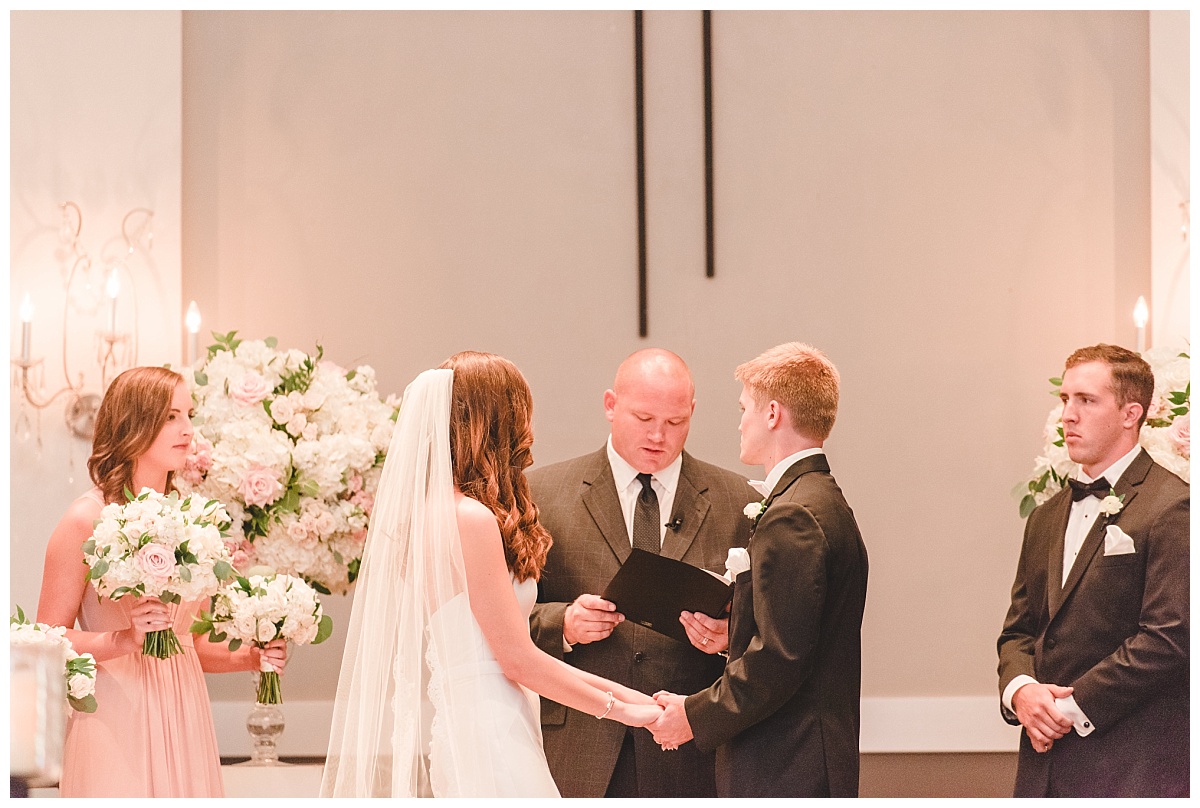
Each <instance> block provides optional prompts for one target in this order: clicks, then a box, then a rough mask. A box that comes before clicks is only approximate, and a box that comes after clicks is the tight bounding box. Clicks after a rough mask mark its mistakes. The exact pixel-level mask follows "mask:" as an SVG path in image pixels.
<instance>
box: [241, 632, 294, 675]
mask: <svg viewBox="0 0 1200 808" xmlns="http://www.w3.org/2000/svg"><path fill="white" fill-rule="evenodd" d="M250 659H251V661H252V662H253V664H254V670H256V671H261V670H262V662H263V660H266V662H267V663H268V664H269V665H270V666H271V667H272V668H273V669H274V671H275V672H276V673H283V669H284V668H286V667H287V659H288V652H287V640H284V639H277V640H271V641H270V642H269V643H267V645H266V647H264V648H257V647H254V646H251V649H250Z"/></svg>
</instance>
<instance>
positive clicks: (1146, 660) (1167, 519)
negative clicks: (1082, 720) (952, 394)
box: [998, 450, 1191, 797]
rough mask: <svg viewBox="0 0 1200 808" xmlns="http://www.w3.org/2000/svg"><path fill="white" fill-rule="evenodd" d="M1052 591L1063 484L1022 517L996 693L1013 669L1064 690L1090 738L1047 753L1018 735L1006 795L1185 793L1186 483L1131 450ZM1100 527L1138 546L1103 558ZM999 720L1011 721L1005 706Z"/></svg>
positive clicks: (1066, 494)
mask: <svg viewBox="0 0 1200 808" xmlns="http://www.w3.org/2000/svg"><path fill="white" fill-rule="evenodd" d="M1114 490H1115V491H1116V493H1117V496H1123V497H1124V503H1123V507H1122V509H1121V511H1120V512H1119V513H1117V514H1116V515H1115V516H1111V517H1108V518H1107V520H1105V519H1103V518H1101V519H1098V520H1097V521H1096V523H1095V524H1094V525H1093V526H1092V528H1091V530H1090V531H1089V532H1088V535H1087V538H1086V539H1084V542H1083V546H1082V548H1081V550H1080V552H1079V555H1078V556H1077V557H1076V558H1075V563H1074V564H1073V565H1072V566H1071V572H1070V575H1069V577H1068V578H1067V581H1066V584H1065V585H1064V584H1062V583H1061V582H1062V574H1063V535H1064V532H1065V530H1066V526H1067V518H1068V516H1069V514H1070V510H1071V492H1070V488H1064V489H1063V490H1062V491H1060V492H1059V493H1057V494H1055V495H1054V496H1053V497H1051V498H1050V499H1049V500H1047V501H1046V502H1045V503H1044V504H1043V505H1041V506H1040V507H1039V508H1037V509H1036V510H1034V512H1033V513H1032V514H1030V515H1029V522H1028V524H1027V525H1026V527H1025V539H1024V543H1023V545H1022V548H1021V556H1020V561H1019V563H1018V566H1017V575H1016V581H1015V583H1014V584H1013V590H1012V604H1011V606H1010V608H1009V610H1008V616H1007V618H1006V619H1005V622H1004V630H1003V633H1002V634H1001V635H1000V639H999V643H998V646H999V656H1000V662H999V674H1000V689H1001V691H1003V690H1004V688H1005V686H1006V685H1007V684H1008V683H1009V682H1011V681H1012V680H1013V678H1014V677H1016V676H1017V675H1019V674H1025V675H1028V676H1032V677H1033V678H1034V679H1036V680H1037V681H1038V682H1054V683H1057V684H1060V685H1064V686H1070V687H1073V688H1075V692H1074V694H1073V695H1074V697H1075V701H1076V702H1077V703H1078V705H1079V707H1080V708H1081V709H1082V710H1083V712H1084V713H1086V715H1087V717H1088V719H1090V721H1091V722H1092V723H1094V724H1095V730H1094V731H1093V732H1092V733H1091V734H1090V735H1088V736H1086V737H1080V736H1079V735H1078V734H1077V733H1075V732H1069V733H1067V734H1066V735H1064V736H1063V737H1062V738H1059V739H1058V740H1056V741H1055V742H1054V745H1053V747H1052V748H1051V749H1050V751H1049V752H1045V753H1039V752H1036V751H1034V749H1033V746H1032V745H1031V743H1030V739H1029V737H1028V735H1026V734H1025V733H1024V732H1022V733H1021V746H1020V754H1019V760H1018V766H1017V781H1016V787H1015V794H1016V796H1019V797H1020V796H1029V797H1039V796H1074V797H1084V796H1096V797H1116V796H1161V797H1169V796H1184V795H1187V793H1188V780H1189V750H1190V746H1189V710H1190V704H1191V702H1190V696H1189V690H1188V686H1189V681H1188V659H1189V629H1188V626H1189V575H1188V566H1189V563H1190V559H1189V554H1190V546H1189V540H1188V521H1189V510H1190V507H1191V496H1190V489H1189V487H1188V485H1187V484H1186V483H1184V482H1183V481H1182V480H1181V479H1179V478H1178V477H1176V476H1175V475H1174V474H1172V473H1170V472H1169V471H1167V470H1166V469H1164V468H1163V467H1162V466H1160V465H1158V464H1157V463H1155V462H1154V461H1153V460H1151V458H1150V455H1149V454H1147V453H1146V451H1145V450H1142V451H1141V453H1140V454H1139V455H1138V456H1137V458H1136V459H1135V460H1134V461H1133V463H1132V464H1131V465H1130V466H1129V468H1128V469H1126V471H1125V473H1124V474H1122V475H1121V477H1120V479H1119V480H1118V481H1117V482H1116V485H1115V486H1114ZM1107 525H1116V526H1118V527H1119V528H1120V529H1121V530H1122V531H1123V532H1124V533H1126V534H1127V535H1128V536H1130V537H1131V538H1132V539H1133V544H1134V547H1135V552H1133V553H1125V554H1121V555H1108V556H1106V555H1105V554H1104V547H1105V533H1106V528H1107ZM1001 710H1002V713H1003V715H1004V719H1005V720H1006V721H1008V722H1009V723H1010V724H1017V723H1018V722H1017V719H1016V717H1015V716H1014V715H1013V713H1012V712H1011V711H1009V710H1008V709H1007V708H1004V707H1001Z"/></svg>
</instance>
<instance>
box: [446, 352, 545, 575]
mask: <svg viewBox="0 0 1200 808" xmlns="http://www.w3.org/2000/svg"><path fill="white" fill-rule="evenodd" d="M442 367H443V368H450V369H451V370H453V371H454V385H453V390H452V392H451V400H450V462H451V465H452V466H453V472H454V483H455V485H457V486H458V489H459V490H460V491H462V492H463V493H464V494H466V495H467V496H469V497H471V498H472V499H477V500H479V501H480V502H482V503H483V504H484V505H486V506H487V507H488V509H489V510H491V512H492V513H494V514H495V515H496V521H497V523H498V524H499V525H500V536H501V538H502V539H503V540H504V558H505V560H506V561H507V562H508V567H509V569H510V570H512V573H513V575H514V576H516V578H517V580H519V581H527V580H529V579H530V578H532V579H534V580H537V579H538V578H539V577H540V576H541V574H542V567H544V566H545V565H546V554H547V553H548V552H549V551H550V543H551V540H550V533H549V531H547V530H546V528H544V527H542V525H541V523H539V522H538V509H537V506H536V505H534V504H533V498H532V497H531V496H530V494H529V482H528V481H527V480H526V479H525V469H527V468H529V466H531V465H532V464H533V454H532V452H531V451H530V449H531V447H532V446H533V429H532V427H531V424H530V420H531V418H532V415H533V396H532V394H531V393H530V392H529V385H528V384H527V383H526V382H525V377H524V376H522V375H521V371H519V370H517V366H516V365H514V364H513V363H512V362H510V361H508V360H507V359H505V358H504V357H502V356H496V355H495V354H489V353H480V352H478V351H462V352H461V353H456V354H454V356H451V357H450V358H449V359H447V360H446V361H445V362H443V363H442Z"/></svg>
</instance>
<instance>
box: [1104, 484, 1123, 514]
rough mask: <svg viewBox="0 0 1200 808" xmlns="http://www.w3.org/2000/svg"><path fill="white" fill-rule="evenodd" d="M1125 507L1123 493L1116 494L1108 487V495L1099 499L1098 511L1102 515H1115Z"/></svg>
mask: <svg viewBox="0 0 1200 808" xmlns="http://www.w3.org/2000/svg"><path fill="white" fill-rule="evenodd" d="M1124 507H1125V495H1124V494H1121V495H1120V496H1117V492H1116V491H1115V490H1113V489H1111V488H1110V489H1108V496H1106V497H1105V498H1104V499H1102V500H1100V513H1101V514H1103V515H1104V516H1116V515H1117V514H1118V513H1120V512H1121V509H1122V508H1124Z"/></svg>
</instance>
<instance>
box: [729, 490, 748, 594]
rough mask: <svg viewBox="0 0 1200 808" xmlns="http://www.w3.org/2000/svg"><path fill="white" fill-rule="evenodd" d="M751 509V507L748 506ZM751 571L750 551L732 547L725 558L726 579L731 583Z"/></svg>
mask: <svg viewBox="0 0 1200 808" xmlns="http://www.w3.org/2000/svg"><path fill="white" fill-rule="evenodd" d="M746 507H747V508H749V506H746ZM748 569H750V551H749V550H747V549H746V548H745V547H730V548H729V555H728V556H726V558H725V579H726V580H728V581H729V582H730V583H732V582H733V579H734V578H736V577H738V576H739V575H741V574H742V573H743V572H745V571H746V570H748Z"/></svg>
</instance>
